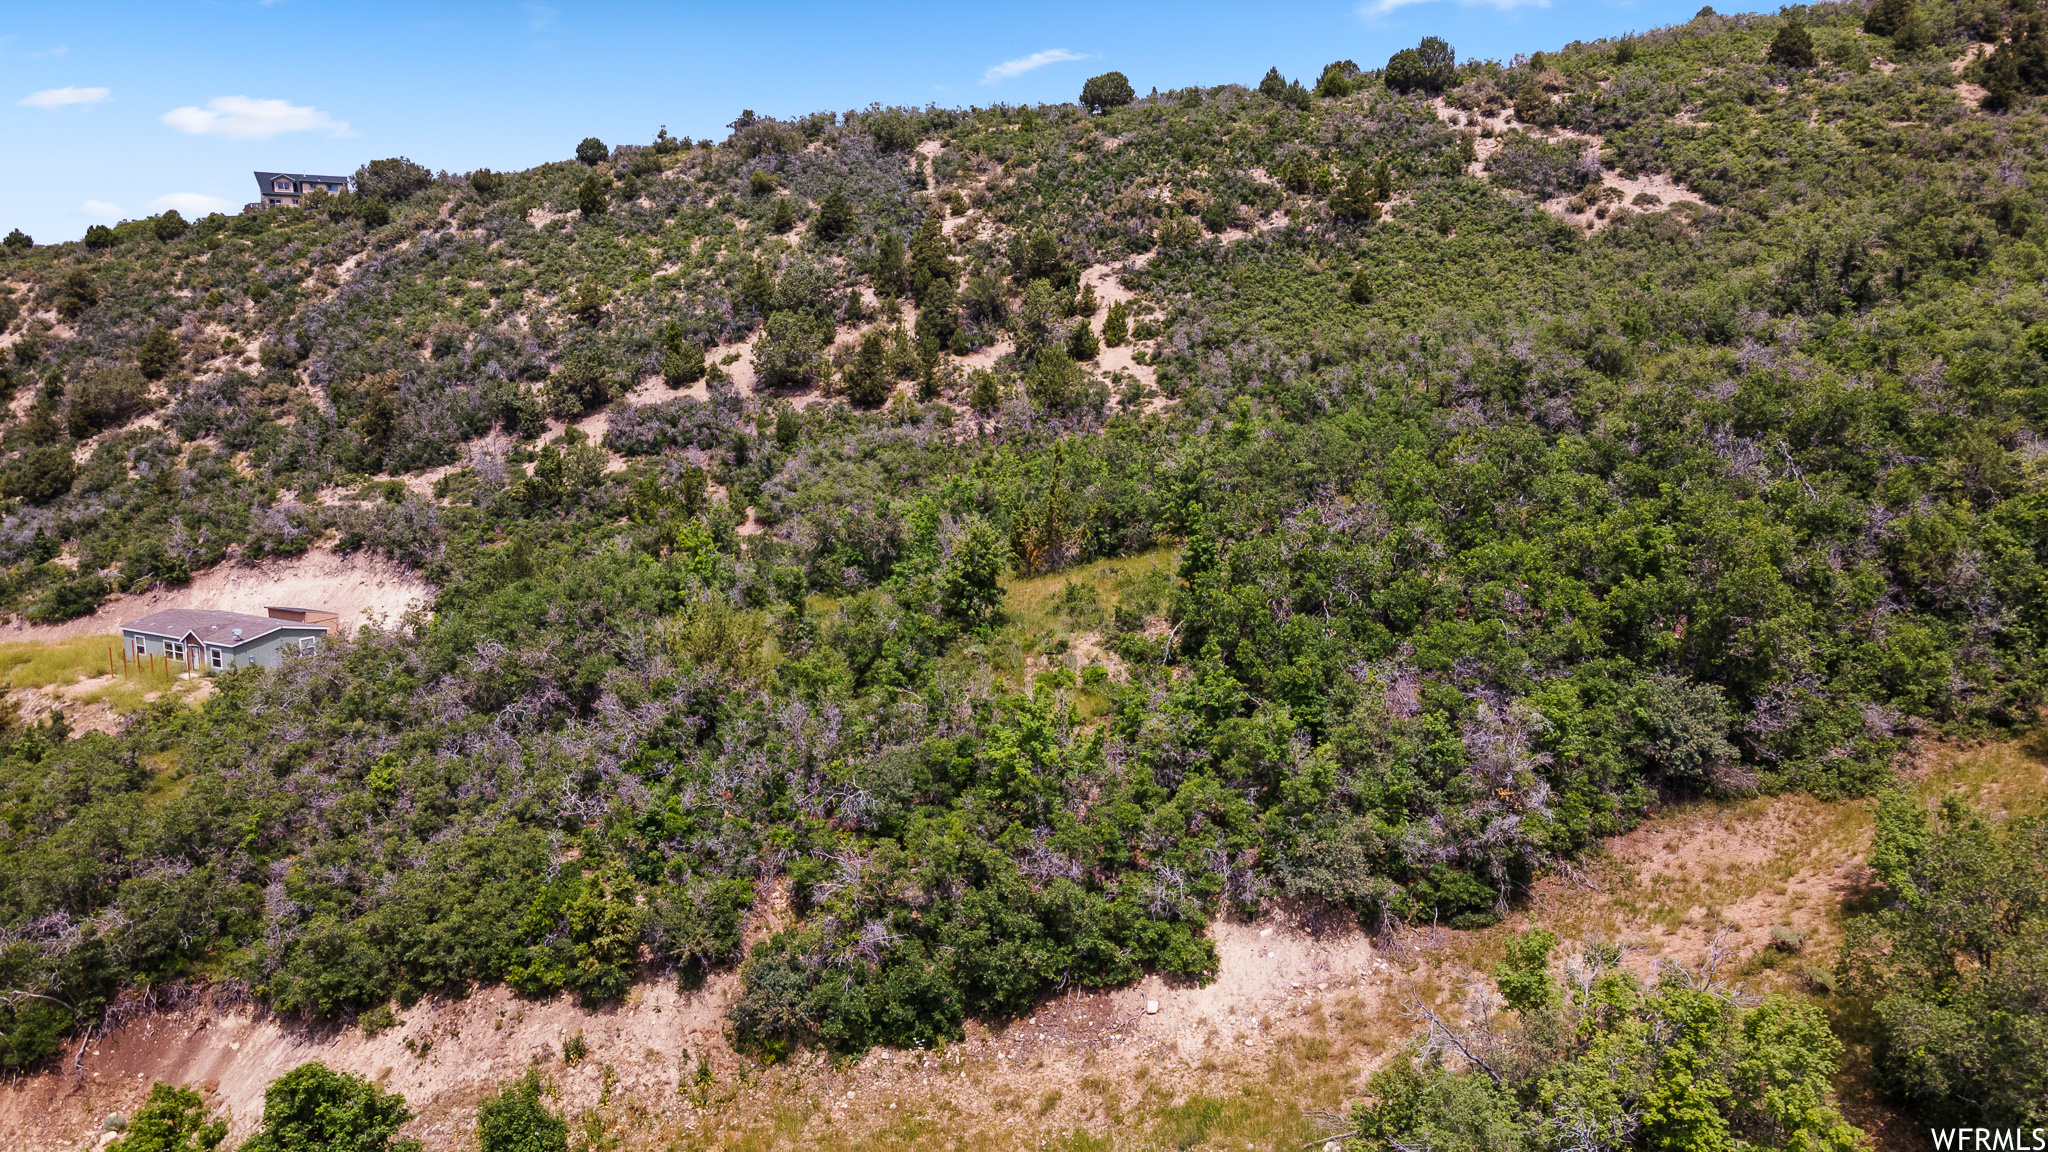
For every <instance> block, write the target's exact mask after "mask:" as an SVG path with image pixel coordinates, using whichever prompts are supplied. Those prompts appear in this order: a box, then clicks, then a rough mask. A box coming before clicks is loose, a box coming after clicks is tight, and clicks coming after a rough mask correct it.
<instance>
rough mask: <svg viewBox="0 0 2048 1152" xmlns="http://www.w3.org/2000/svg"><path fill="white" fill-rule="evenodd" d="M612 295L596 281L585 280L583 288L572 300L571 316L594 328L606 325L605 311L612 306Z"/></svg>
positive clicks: (570, 302) (577, 291)
mask: <svg viewBox="0 0 2048 1152" xmlns="http://www.w3.org/2000/svg"><path fill="white" fill-rule="evenodd" d="M611 295H612V294H611V293H610V292H608V291H606V290H605V287H604V285H602V284H600V283H598V282H597V281H595V280H585V281H584V282H583V286H582V287H581V288H578V289H577V290H576V295H575V296H573V297H571V298H570V301H569V314H570V315H571V316H574V317H576V319H577V320H578V321H579V322H581V323H583V324H587V325H589V326H590V327H592V328H595V327H597V326H598V325H599V324H602V323H604V314H605V309H607V308H609V307H610V306H611Z"/></svg>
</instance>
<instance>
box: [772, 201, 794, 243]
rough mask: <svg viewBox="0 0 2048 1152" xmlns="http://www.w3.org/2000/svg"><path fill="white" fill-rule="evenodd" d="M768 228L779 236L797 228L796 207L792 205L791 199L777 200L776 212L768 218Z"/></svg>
mask: <svg viewBox="0 0 2048 1152" xmlns="http://www.w3.org/2000/svg"><path fill="white" fill-rule="evenodd" d="M768 227H769V228H770V229H771V230H773V231H774V232H775V234H776V235H778V236H780V235H781V234H783V233H784V232H787V231H789V230H790V229H791V228H794V227H796V206H795V205H794V204H792V203H790V200H789V197H787V196H781V197H777V198H776V201H775V211H774V213H773V214H772V215H770V216H769V218H768Z"/></svg>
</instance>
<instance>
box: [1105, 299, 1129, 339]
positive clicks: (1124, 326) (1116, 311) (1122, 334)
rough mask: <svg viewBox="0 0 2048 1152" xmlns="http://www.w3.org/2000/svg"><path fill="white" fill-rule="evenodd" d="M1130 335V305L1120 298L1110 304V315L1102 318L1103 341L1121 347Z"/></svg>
mask: <svg viewBox="0 0 2048 1152" xmlns="http://www.w3.org/2000/svg"><path fill="white" fill-rule="evenodd" d="M1130 335H1131V309H1130V305H1128V304H1126V303H1125V302H1124V301H1122V300H1119V301H1117V302H1116V303H1114V304H1111V305H1110V306H1109V315H1107V316H1104V317H1103V318H1102V342H1103V343H1104V344H1107V345H1109V346H1110V347H1111V348H1120V347H1122V346H1123V342H1124V341H1125V340H1127V339H1129V338H1130Z"/></svg>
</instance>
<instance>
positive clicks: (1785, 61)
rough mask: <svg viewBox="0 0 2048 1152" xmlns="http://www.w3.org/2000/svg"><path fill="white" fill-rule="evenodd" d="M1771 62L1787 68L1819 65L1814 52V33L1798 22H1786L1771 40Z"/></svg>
mask: <svg viewBox="0 0 2048 1152" xmlns="http://www.w3.org/2000/svg"><path fill="white" fill-rule="evenodd" d="M1770 61H1771V63H1773V64H1780V65H1783V66H1784V67H1787V68H1811V67H1813V66H1814V65H1815V64H1817V63H1819V58H1818V57H1817V56H1816V55H1815V54H1814V50H1813V33H1811V32H1809V31H1807V30H1806V25H1804V24H1802V23H1800V22H1799V21H1797V20H1787V21H1785V26H1784V27H1783V28H1780V29H1778V34H1777V36H1775V37H1773V38H1772V40H1771V51H1770Z"/></svg>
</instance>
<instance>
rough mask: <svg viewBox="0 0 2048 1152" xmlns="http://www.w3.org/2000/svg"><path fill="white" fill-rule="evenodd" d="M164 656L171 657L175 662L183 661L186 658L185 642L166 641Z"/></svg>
mask: <svg viewBox="0 0 2048 1152" xmlns="http://www.w3.org/2000/svg"><path fill="white" fill-rule="evenodd" d="M164 655H166V656H169V657H170V658H171V659H173V660H183V659H184V658H185V642H184V641H183V640H166V641H164Z"/></svg>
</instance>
